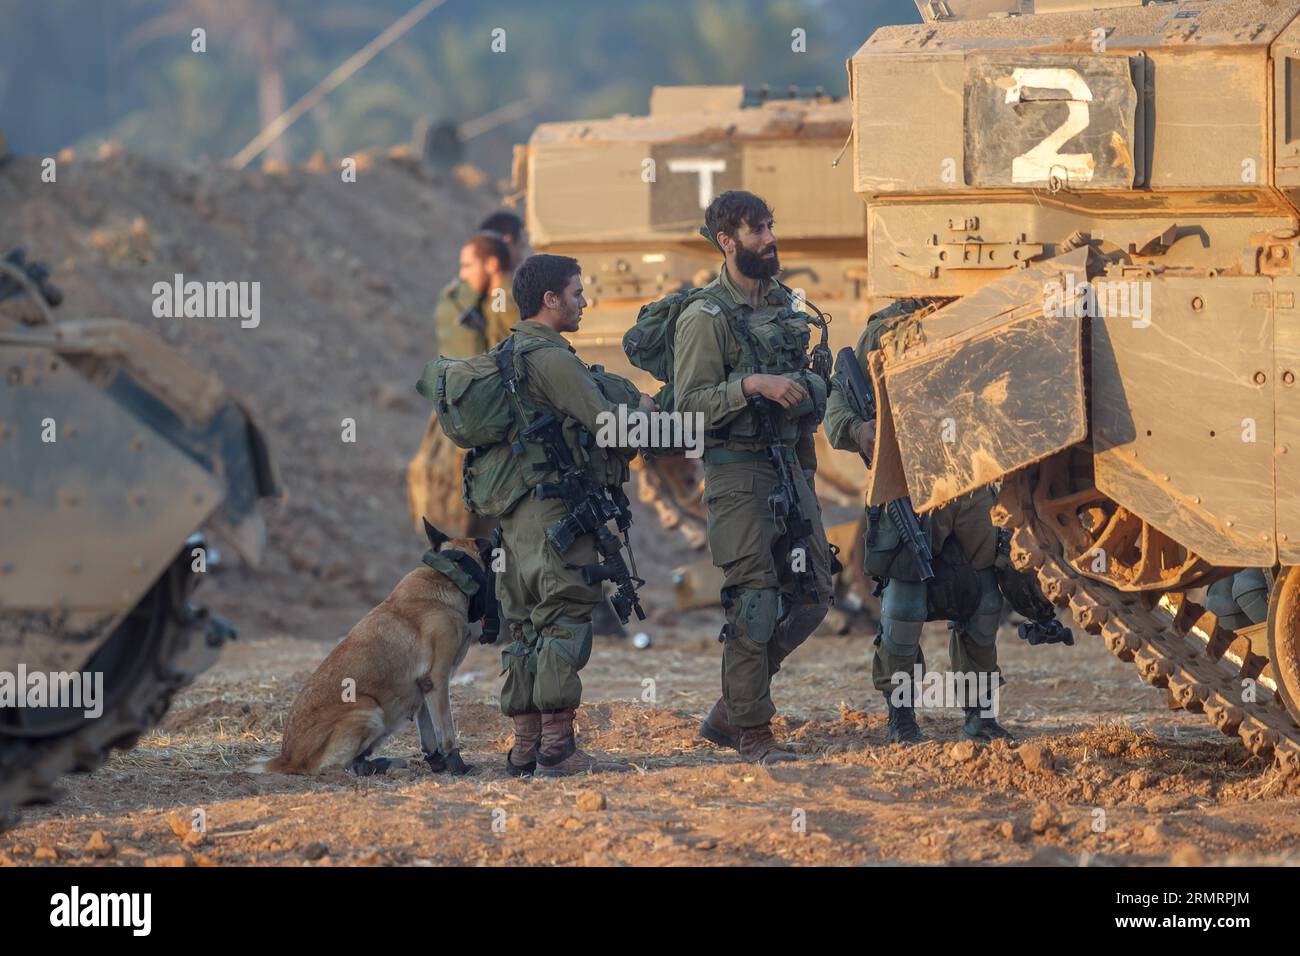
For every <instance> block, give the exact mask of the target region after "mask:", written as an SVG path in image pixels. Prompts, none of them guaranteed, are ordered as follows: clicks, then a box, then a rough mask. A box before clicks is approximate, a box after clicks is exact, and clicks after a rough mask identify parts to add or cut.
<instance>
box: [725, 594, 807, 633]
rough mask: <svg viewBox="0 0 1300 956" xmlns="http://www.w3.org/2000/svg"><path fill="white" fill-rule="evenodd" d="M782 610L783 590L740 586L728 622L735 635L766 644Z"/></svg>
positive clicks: (729, 611) (774, 631)
mask: <svg viewBox="0 0 1300 956" xmlns="http://www.w3.org/2000/svg"><path fill="white" fill-rule="evenodd" d="M780 610H781V592H780V591H778V590H777V589H776V588H758V589H754V588H738V589H737V590H736V592H735V594H734V596H733V600H732V604H731V607H730V608H728V609H727V618H728V621H727V623H728V625H729V626H730V627H731V628H732V633H734V634H735V636H737V637H739V636H742V635H743V636H744V637H747V638H749V639H750V640H751V641H753V642H754V643H755V644H766V643H767V642H768V641H770V640H771V639H772V635H773V634H774V633H776V622H777V617H778V616H779V614H780ZM814 626H815V625H814ZM728 636H730V634H729V635H728Z"/></svg>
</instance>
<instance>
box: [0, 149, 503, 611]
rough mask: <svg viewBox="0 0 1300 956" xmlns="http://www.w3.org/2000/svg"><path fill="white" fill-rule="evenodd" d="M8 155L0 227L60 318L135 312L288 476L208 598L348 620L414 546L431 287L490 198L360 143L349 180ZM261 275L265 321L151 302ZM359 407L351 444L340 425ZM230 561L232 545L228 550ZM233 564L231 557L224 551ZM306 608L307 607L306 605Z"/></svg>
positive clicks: (383, 590) (405, 564)
mask: <svg viewBox="0 0 1300 956" xmlns="http://www.w3.org/2000/svg"><path fill="white" fill-rule="evenodd" d="M106 155H107V156H108V158H106V159H82V158H77V159H75V160H73V161H71V162H61V163H60V164H59V165H58V168H57V176H58V178H57V181H56V182H54V183H42V182H41V175H40V173H41V170H40V163H39V160H38V159H35V158H28V159H14V160H12V161H11V162H9V163H7V164H5V165H4V166H3V167H0V242H3V243H5V244H6V246H8V245H16V244H22V245H24V246H26V247H27V250H28V254H29V257H31V258H34V259H39V260H44V261H46V262H48V263H49V264H50V266H51V267H52V269H53V271H54V281H55V282H56V283H57V284H58V285H59V286H60V287H61V288H62V289H63V290H64V293H65V296H66V298H65V302H64V304H63V306H62V307H61V309H60V310H59V314H60V315H61V316H63V317H65V318H72V317H96V316H110V317H119V318H126V319H130V320H131V321H134V322H139V323H140V324H142V325H144V326H147V327H149V328H151V329H153V330H154V331H156V332H158V333H159V334H160V335H161V336H162V337H163V339H164V340H165V341H166V342H167V343H168V344H170V345H171V346H172V347H174V348H177V349H178V350H179V351H180V352H181V353H183V354H184V355H185V356H186V357H187V358H188V359H189V361H191V362H193V363H194V364H195V365H196V366H198V367H199V368H202V369H207V370H211V371H213V372H215V373H216V374H217V375H218V376H219V377H220V378H221V380H222V381H223V382H224V383H225V385H226V386H227V387H228V388H229V389H230V390H231V391H232V393H233V394H235V395H236V396H238V397H239V398H240V399H241V400H242V401H243V402H244V403H245V404H247V405H248V406H249V407H250V409H251V410H252V411H253V413H254V415H255V416H256V418H257V420H258V422H259V423H260V425H261V426H262V428H263V429H264V430H265V431H266V432H267V435H268V439H269V441H270V446H271V450H272V453H273V455H274V457H275V459H276V462H277V464H278V466H279V469H280V473H281V477H282V479H283V483H284V485H285V488H286V489H287V491H288V498H287V500H286V501H285V503H284V504H283V505H282V506H281V507H280V508H279V509H278V510H275V511H273V512H272V513H271V514H270V516H269V525H270V527H269V545H270V548H269V553H268V555H267V558H266V561H265V563H264V566H263V568H262V569H261V570H259V571H258V572H256V573H252V572H249V571H247V570H245V569H242V568H232V569H231V570H230V572H229V573H225V574H216V575H213V577H214V579H215V582H214V583H215V584H216V585H217V586H215V587H213V586H209V587H207V588H205V589H204V592H203V594H204V598H205V599H206V600H207V601H208V602H209V603H213V604H215V605H216V606H217V607H218V608H219V609H220V610H222V611H223V612H225V613H227V614H228V615H229V616H231V617H233V618H234V619H236V621H237V622H238V623H239V624H240V625H241V626H242V627H244V628H245V629H252V630H267V629H269V630H286V629H289V627H290V621H292V623H293V629H294V630H298V628H299V625H300V622H301V620H302V617H303V612H304V611H305V610H307V609H313V610H319V609H324V610H325V611H326V612H327V611H328V610H329V609H331V608H342V607H348V608H350V609H351V610H350V611H349V612H348V613H347V614H341V615H333V616H331V615H329V614H328V613H324V614H321V615H317V619H318V620H331V621H333V622H334V623H333V625H332V629H333V630H337V629H339V628H342V629H343V630H346V628H347V626H349V625H350V623H351V621H350V620H349V617H351V616H352V615H353V614H354V613H355V609H356V608H357V607H364V606H368V605H371V604H374V603H375V602H377V601H378V600H380V599H381V598H382V597H383V596H384V595H386V594H387V593H388V591H389V590H390V589H391V588H392V586H393V585H394V584H395V583H396V581H397V580H398V578H399V577H400V575H401V574H402V573H404V572H405V571H406V570H409V569H410V568H411V567H412V566H413V565H414V564H415V563H417V562H418V560H419V555H420V542H419V540H418V539H417V538H416V537H415V536H414V533H413V531H412V529H411V527H410V525H409V524H408V523H407V521H406V519H405V517H404V510H405V507H404V500H405V487H404V470H405V466H406V461H407V459H408V458H409V457H410V455H411V454H412V452H413V451H414V450H415V448H416V447H417V446H418V445H419V442H420V436H421V434H422V432H423V428H424V423H425V419H426V417H427V414H426V408H425V406H424V402H423V401H422V399H421V398H420V397H419V395H417V394H416V392H415V390H414V385H415V381H416V380H417V378H418V377H419V373H420V370H421V368H422V367H423V364H424V362H425V361H427V360H428V359H429V358H431V357H433V353H434V335H433V325H432V312H433V303H434V300H435V296H436V295H437V293H438V291H439V289H440V288H441V287H442V286H443V285H444V284H445V283H446V282H447V281H448V279H449V278H450V277H451V274H452V272H454V269H455V262H456V250H457V247H458V246H459V243H460V242H461V240H462V238H463V237H465V236H468V235H470V234H472V231H473V229H474V228H475V227H476V226H477V224H478V221H479V220H480V219H481V217H482V216H483V215H485V214H486V213H487V212H489V211H490V210H492V209H493V208H496V205H497V203H496V197H495V196H493V195H492V194H491V193H490V192H487V191H485V190H468V189H466V188H464V187H463V186H461V185H459V184H458V183H457V182H456V181H454V180H448V181H435V180H433V179H431V178H429V177H428V176H426V175H424V174H423V173H422V172H421V171H420V170H419V169H418V167H417V166H416V165H415V164H413V163H412V162H410V161H408V160H404V159H389V158H385V157H361V159H360V161H359V164H358V172H357V177H356V182H343V181H342V177H341V175H340V173H339V172H338V171H337V170H336V171H331V172H309V171H306V170H302V169H298V170H292V171H289V172H286V173H283V174H277V175H269V174H266V173H263V172H259V171H244V172H236V171H233V170H230V169H227V168H225V167H222V166H218V165H214V164H194V165H184V166H177V165H169V164H166V163H160V162H154V161H150V160H146V159H141V158H138V157H134V156H130V155H127V154H124V153H120V152H114V151H108V152H107V154H106ZM177 274H181V275H183V276H184V277H185V280H186V281H190V280H198V281H201V282H207V281H221V282H228V281H256V282H259V283H260V321H259V324H258V325H257V327H256V328H242V327H241V322H240V320H239V319H238V318H224V319H223V318H203V319H197V318H186V319H167V318H155V317H154V315H153V303H154V299H155V295H154V291H153V287H154V283H156V282H166V283H168V284H170V283H172V281H173V279H174V276H175V275H177ZM344 419H352V420H353V421H355V423H356V426H355V428H356V441H355V443H346V442H344V441H343V440H342V438H343V426H342V424H341V423H342V422H343V420H344ZM231 557H232V558H233V555H232V556H231ZM232 563H233V561H232ZM308 617H309V618H310V614H309V615H308Z"/></svg>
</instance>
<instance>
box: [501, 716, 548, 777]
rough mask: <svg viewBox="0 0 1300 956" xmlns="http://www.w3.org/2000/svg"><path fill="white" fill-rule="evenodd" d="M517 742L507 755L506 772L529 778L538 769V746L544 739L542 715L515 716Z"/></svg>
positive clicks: (514, 775) (513, 775) (513, 718)
mask: <svg viewBox="0 0 1300 956" xmlns="http://www.w3.org/2000/svg"><path fill="white" fill-rule="evenodd" d="M510 719H511V720H513V721H514V722H515V742H514V745H513V746H512V747H511V748H510V752H509V753H507V754H506V772H507V773H509V774H510V776H512V777H527V776H528V775H529V774H531V773H532V772H533V771H534V770H535V769H536V768H537V745H538V743H539V742H540V741H541V739H542V715H541V714H535V713H534V714H515V715H514V716H513V717H511V718H510Z"/></svg>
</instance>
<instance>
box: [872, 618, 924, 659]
mask: <svg viewBox="0 0 1300 956" xmlns="http://www.w3.org/2000/svg"><path fill="white" fill-rule="evenodd" d="M923 627H925V622H924V621H895V620H892V619H890V618H887V617H882V618H881V619H880V646H881V648H882V649H883V650H885V651H887V652H888V653H890V654H893V655H894V656H895V657H912V656H914V655H915V654H916V653H917V651H918V649H919V648H920V646H921V628H923Z"/></svg>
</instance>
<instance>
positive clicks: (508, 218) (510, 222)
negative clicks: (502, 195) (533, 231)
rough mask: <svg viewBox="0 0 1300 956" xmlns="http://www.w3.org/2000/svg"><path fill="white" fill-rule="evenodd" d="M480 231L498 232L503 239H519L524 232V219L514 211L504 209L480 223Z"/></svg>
mask: <svg viewBox="0 0 1300 956" xmlns="http://www.w3.org/2000/svg"><path fill="white" fill-rule="evenodd" d="M478 229H479V232H492V233H496V234H497V235H498V236H500V237H501V238H503V239H508V240H511V241H517V240H518V239H519V237H520V236H522V235H523V234H524V221H523V220H522V219H520V218H519V217H518V216H516V215H515V214H514V213H512V212H506V211H505V210H504V209H502V210H501V211H500V212H494V213H493V214H492V215H490V216H488V217H487V218H486V219H484V220H483V221H482V222H481V223H479V224H478Z"/></svg>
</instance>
